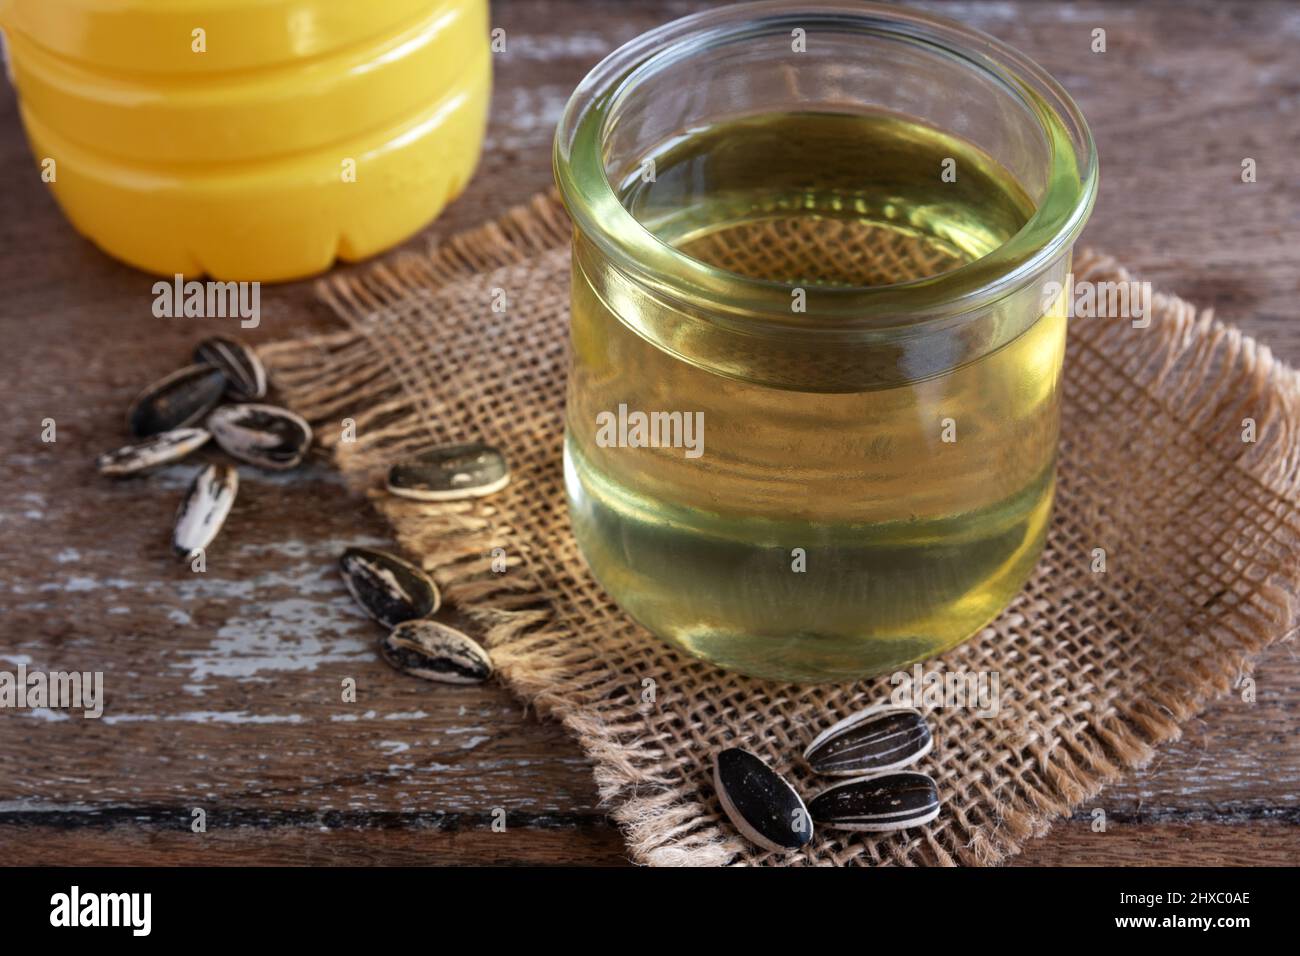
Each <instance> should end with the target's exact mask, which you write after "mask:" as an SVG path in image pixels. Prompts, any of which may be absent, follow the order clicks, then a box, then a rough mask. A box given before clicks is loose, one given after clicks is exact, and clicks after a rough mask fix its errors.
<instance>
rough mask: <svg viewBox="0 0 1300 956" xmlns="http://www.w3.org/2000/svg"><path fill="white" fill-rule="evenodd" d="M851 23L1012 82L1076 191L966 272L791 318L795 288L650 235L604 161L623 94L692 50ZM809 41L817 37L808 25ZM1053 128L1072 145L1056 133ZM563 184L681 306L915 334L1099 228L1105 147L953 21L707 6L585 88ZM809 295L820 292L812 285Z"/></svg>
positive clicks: (596, 235)
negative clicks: (1073, 175) (1091, 225)
mask: <svg viewBox="0 0 1300 956" xmlns="http://www.w3.org/2000/svg"><path fill="white" fill-rule="evenodd" d="M800 26H802V27H805V28H816V27H818V26H822V27H827V26H831V27H835V26H838V27H840V28H841V29H843V28H847V27H852V28H854V29H856V30H858V31H860V32H868V33H872V34H876V35H885V36H890V37H894V38H898V39H905V40H911V41H913V42H918V43H922V44H928V45H932V46H934V47H936V48H938V49H939V50H941V51H943V52H944V53H946V54H949V55H953V56H956V57H960V58H961V59H962V60H964V61H965V62H967V63H968V64H969V65H970V66H972V67H975V68H978V69H982V70H983V71H984V72H985V74H986V75H990V76H992V77H993V78H995V79H996V80H998V81H1000V85H1001V86H1002V87H1004V88H1005V89H1007V90H1008V91H1009V92H1010V93H1011V94H1012V95H1014V96H1015V97H1017V98H1018V99H1019V100H1020V102H1021V103H1023V105H1024V106H1025V107H1026V108H1027V110H1028V112H1029V113H1030V114H1031V115H1032V116H1033V117H1034V119H1035V120H1036V121H1037V123H1038V124H1039V127H1040V129H1041V131H1042V132H1043V133H1044V134H1045V136H1046V139H1047V143H1048V147H1049V159H1048V162H1049V163H1050V164H1052V165H1053V166H1055V165H1057V164H1062V163H1066V162H1069V163H1074V164H1075V165H1076V166H1077V170H1078V172H1077V183H1071V182H1070V177H1061V176H1049V177H1048V180H1047V188H1046V192H1045V193H1044V194H1043V196H1042V198H1041V199H1040V200H1039V201H1038V202H1037V203H1036V204H1035V209H1034V212H1033V214H1032V215H1031V216H1030V217H1029V218H1028V219H1027V220H1026V222H1025V223H1024V225H1023V226H1022V227H1021V229H1020V230H1019V231H1018V232H1017V233H1016V234H1015V235H1013V236H1012V237H1011V238H1009V239H1008V240H1007V241H1006V242H1005V243H1003V244H1002V245H1000V246H999V247H997V248H996V249H994V250H993V251H991V252H989V253H988V254H987V255H985V256H981V257H979V258H977V259H974V260H972V261H970V262H967V263H964V264H963V265H961V266H958V267H957V268H955V269H951V270H949V271H947V272H943V273H939V274H937V275H933V276H927V277H923V278H919V279H913V280H909V281H906V282H899V283H894V284H890V285H880V286H817V287H815V294H816V297H817V304H816V310H815V312H814V310H813V309H811V308H809V309H808V311H806V312H803V313H794V312H792V310H791V309H790V301H791V298H790V297H791V292H792V291H793V290H794V289H795V288H796V284H794V283H783V282H778V281H774V280H767V279H759V278H753V277H749V276H744V275H741V274H739V273H734V272H730V271H728V270H725V269H721V268H718V267H715V266H712V265H709V264H708V263H706V262H703V261H701V260H699V259H695V258H694V257H692V256H690V255H688V254H687V253H685V252H682V251H680V250H679V249H677V248H675V247H673V246H672V245H670V244H669V243H667V242H665V241H664V240H662V239H660V238H659V237H658V236H656V235H655V234H654V233H653V232H652V231H651V230H650V229H648V228H647V227H646V226H644V225H643V224H642V223H641V222H640V221H639V220H638V219H637V218H636V217H635V216H634V215H633V214H632V213H631V212H630V211H629V210H628V209H627V208H626V207H625V206H624V205H623V203H622V202H621V201H620V199H619V197H618V194H617V192H616V190H615V187H614V185H613V184H612V183H611V182H610V180H609V176H608V173H607V170H606V168H605V164H604V159H603V150H602V147H603V144H604V138H605V133H606V131H607V130H606V126H607V121H608V119H609V117H610V116H611V115H612V112H613V109H614V107H615V106H616V105H617V103H618V102H619V101H620V99H621V98H622V97H623V96H625V95H627V94H628V93H629V91H631V90H632V89H634V88H635V86H636V84H637V82H638V81H639V80H640V79H641V78H644V77H645V76H648V75H650V74H651V73H655V72H657V71H658V70H660V69H663V68H664V67H665V66H666V65H667V64H670V63H672V62H674V61H675V60H676V59H679V58H680V57H681V56H683V55H684V54H686V53H690V52H694V51H698V50H699V49H701V48H702V47H704V48H707V47H708V46H710V45H713V44H717V43H719V42H731V41H734V40H736V39H737V38H743V37H744V36H745V35H746V34H749V35H751V36H759V35H768V34H774V33H777V32H785V33H789V30H790V28H793V27H800ZM808 32H809V34H811V33H812V32H813V29H808ZM1052 124H1055V125H1056V127H1057V128H1058V129H1061V130H1064V132H1065V133H1066V136H1067V137H1068V146H1069V153H1070V155H1068V156H1062V155H1060V151H1061V149H1062V140H1061V137H1060V136H1053V135H1051V129H1052ZM554 165H555V177H556V182H557V185H558V187H559V190H560V195H561V197H562V199H563V201H564V204H565V207H566V208H567V209H568V212H569V215H570V217H571V218H572V219H573V221H574V223H575V225H576V226H577V227H578V228H579V229H580V230H582V232H583V233H584V235H585V236H586V237H587V238H588V239H590V240H591V241H592V242H593V243H595V245H596V246H597V247H598V248H599V249H600V250H601V251H602V252H603V254H604V255H605V256H606V257H607V258H608V259H609V260H610V262H611V264H612V265H613V266H614V267H615V268H617V269H619V270H620V271H621V272H623V273H625V274H626V275H627V276H628V277H629V278H631V279H633V280H634V281H636V282H637V283H638V284H640V285H642V286H645V287H646V288H648V289H650V290H653V291H655V292H657V293H659V294H660V295H663V296H667V297H669V298H671V299H674V300H680V301H690V302H696V303H699V302H701V301H703V302H706V303H707V304H708V307H709V309H710V310H711V311H715V312H720V313H730V314H733V315H736V316H743V317H744V318H745V324H746V326H747V327H748V328H749V330H750V331H759V330H760V329H759V326H761V325H763V324H770V325H771V326H772V327H773V328H774V330H786V331H789V330H790V329H791V328H796V329H798V330H800V331H805V332H811V331H815V330H816V328H817V327H818V326H819V325H825V326H826V327H828V328H831V329H833V330H835V331H836V332H838V333H840V334H843V333H844V332H845V331H848V330H851V329H853V328H869V329H881V328H882V327H884V328H889V327H896V326H906V327H914V326H916V325H918V324H922V323H925V322H926V321H927V320H930V319H936V320H942V319H945V318H951V317H952V316H954V315H959V314H962V313H967V312H971V311H975V310H978V309H981V308H985V307H987V306H988V305H990V304H991V303H994V302H996V301H997V300H999V299H1001V298H1003V297H1004V296H1006V295H1009V294H1011V293H1012V292H1014V291H1015V290H1016V289H1017V288H1019V287H1020V286H1021V285H1022V284H1024V283H1025V282H1026V281H1028V280H1030V279H1031V278H1032V277H1033V276H1035V275H1037V274H1038V273H1040V272H1042V271H1043V270H1044V269H1045V268H1047V267H1048V266H1050V265H1051V264H1052V263H1053V262H1055V261H1056V260H1057V259H1058V258H1059V257H1060V256H1061V255H1063V254H1065V253H1066V252H1068V250H1069V249H1070V247H1071V245H1072V244H1073V243H1074V241H1075V239H1076V238H1077V237H1078V234H1079V232H1080V231H1081V230H1082V229H1083V226H1084V224H1085V223H1086V222H1087V219H1088V215H1089V214H1090V212H1091V211H1092V206H1093V203H1094V202H1095V200H1096V193H1097V178H1098V177H1097V152H1096V146H1095V144H1094V142H1093V139H1092V134H1091V131H1090V130H1089V129H1088V125H1087V122H1086V121H1085V120H1084V118H1083V115H1082V113H1081V112H1080V111H1079V108H1078V106H1077V105H1076V104H1075V103H1074V101H1073V99H1071V97H1070V96H1069V94H1068V93H1066V91H1065V90H1064V89H1063V88H1062V87H1061V86H1060V84H1059V83H1057V82H1056V80H1054V79H1053V78H1052V77H1051V76H1050V75H1049V74H1048V73H1047V71H1046V70H1044V69H1043V68H1042V67H1040V66H1039V65H1038V64H1037V63H1035V62H1034V61H1033V60H1032V59H1030V58H1029V57H1028V56H1026V55H1025V54H1023V53H1021V52H1020V51H1018V50H1016V49H1015V48H1014V47H1011V46H1010V45H1008V44H1005V43H1003V42H1002V41H1000V40H998V39H996V38H995V37H992V36H990V35H988V34H986V33H984V32H982V31H980V30H976V29H974V28H972V27H967V26H965V25H962V24H959V23H956V22H954V21H951V20H947V19H944V18H942V17H935V16H930V15H928V14H924V13H918V12H915V11H911V10H900V9H898V8H896V7H891V6H885V5H882V4H877V3H861V2H856V0H829V2H827V0H823V2H814V3H803V2H794V3H791V2H788V0H762V2H754V3H740V4H734V5H730V6H726V7H722V8H719V9H714V10H708V11H704V12H702V13H697V14H693V15H691V16H687V17H683V18H681V19H678V20H674V21H671V22H670V23H667V24H664V25H663V26H660V27H657V28H655V29H653V30H650V31H648V32H647V33H644V34H642V35H641V36H639V37H637V38H636V39H634V40H632V41H630V42H629V43H626V44H624V45H623V46H621V47H619V48H618V49H617V50H615V51H614V52H613V53H611V54H609V55H608V56H607V57H605V59H603V60H602V61H601V62H600V63H598V64H597V65H596V66H595V67H594V68H593V69H592V70H591V71H590V72H589V73H588V74H587V76H586V77H585V78H584V79H583V80H582V82H581V83H579V84H578V86H577V88H576V89H575V90H574V92H573V94H572V96H571V97H570V99H569V101H568V103H567V104H566V106H565V109H564V112H563V114H562V115H561V118H560V122H559V125H558V127H557V129H556V135H555V145H554ZM805 291H806V292H807V293H808V294H809V295H810V296H811V295H812V290H807V289H806V290H805Z"/></svg>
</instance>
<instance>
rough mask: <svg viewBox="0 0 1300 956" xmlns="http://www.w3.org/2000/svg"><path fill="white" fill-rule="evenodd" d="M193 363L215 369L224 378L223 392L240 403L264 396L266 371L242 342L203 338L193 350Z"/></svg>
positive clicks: (255, 354)
mask: <svg viewBox="0 0 1300 956" xmlns="http://www.w3.org/2000/svg"><path fill="white" fill-rule="evenodd" d="M194 361H195V362H196V363H198V364H200V365H211V366H213V367H214V368H219V369H221V371H222V372H223V373H225V376H226V382H227V391H229V392H230V394H231V396H232V397H234V398H238V399H241V400H243V401H250V400H253V399H258V398H262V397H264V396H265V395H266V369H265V368H263V367H262V360H261V359H259V358H258V357H257V353H256V352H254V351H253V350H252V349H251V348H249V347H248V346H247V345H245V344H244V343H242V342H236V341H235V340H234V339H228V338H224V337H221V336H215V337H213V338H210V339H204V340H203V341H202V342H200V343H199V346H198V348H196V349H195V350H194Z"/></svg>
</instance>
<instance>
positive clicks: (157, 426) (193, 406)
mask: <svg viewBox="0 0 1300 956" xmlns="http://www.w3.org/2000/svg"><path fill="white" fill-rule="evenodd" d="M225 391H226V376H225V373H224V372H222V371H221V370H220V369H216V368H212V367H211V366H209V365H190V366H187V367H186V368H183V369H181V370H180V371H177V372H173V373H172V374H171V375H168V376H167V377H166V378H164V379H162V380H161V381H157V382H154V383H153V384H152V385H150V386H149V387H148V388H146V389H145V390H144V391H143V392H141V393H140V394H139V395H137V396H136V398H135V401H134V402H132V403H131V408H130V410H129V411H128V412H127V413H126V423H127V426H128V427H129V428H130V429H131V431H132V432H133V433H134V434H136V435H139V436H140V437H142V438H143V437H146V436H148V435H157V434H159V433H160V432H169V431H173V430H175V429H177V428H184V427H186V426H187V425H193V424H195V423H196V422H199V421H201V420H202V418H203V416H204V415H206V414H207V413H208V412H210V411H212V409H214V408H216V406H217V403H218V402H219V401H221V396H222V394H224V393H225Z"/></svg>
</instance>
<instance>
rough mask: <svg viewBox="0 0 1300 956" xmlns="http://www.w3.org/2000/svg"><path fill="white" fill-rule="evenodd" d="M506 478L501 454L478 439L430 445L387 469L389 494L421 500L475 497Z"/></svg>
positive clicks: (502, 483)
mask: <svg viewBox="0 0 1300 956" xmlns="http://www.w3.org/2000/svg"><path fill="white" fill-rule="evenodd" d="M509 481H510V469H509V467H508V466H507V465H506V458H505V455H503V454H501V452H500V451H498V450H497V449H495V448H493V447H492V446H491V445H484V444H481V443H479V442H473V443H470V444H463V445H442V446H440V447H438V448H432V449H430V450H429V451H426V452H424V453H422V454H420V455H417V456H416V457H415V458H411V459H409V460H407V461H402V462H398V463H397V464H395V465H393V467H392V468H390V469H389V470H388V490H389V491H390V492H391V493H393V494H395V495H400V496H402V497H403V498H417V499H419V500H421V501H454V500H455V499H457V498H478V497H481V496H483V495H490V494H492V493H493V492H495V491H500V490H501V489H502V488H504V487H505V486H506V484H507V483H508V482H509Z"/></svg>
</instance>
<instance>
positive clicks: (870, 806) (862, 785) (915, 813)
mask: <svg viewBox="0 0 1300 956" xmlns="http://www.w3.org/2000/svg"><path fill="white" fill-rule="evenodd" d="M808 809H809V810H811V811H812V816H813V819H814V820H816V821H817V822H818V823H822V824H825V825H826V826H828V827H831V828H832V829H835V830H871V831H876V832H884V831H886V830H905V829H907V828H908V827H916V826H920V825H921V824H922V823H929V822H930V821H931V820H933V819H934V818H935V817H937V816H938V815H939V790H938V788H937V787H936V786H935V784H934V781H933V780H932V779H931V778H930V776H929V775H928V774H924V773H917V772H915V771H913V770H905V771H903V772H902V773H886V774H874V775H872V776H868V777H858V778H857V779H856V780H846V781H844V782H843V783H837V784H835V785H834V786H833V787H828V788H827V789H825V790H823V791H822V792H821V793H819V794H817V796H815V797H813V798H812V800H810V801H809V803H808Z"/></svg>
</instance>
